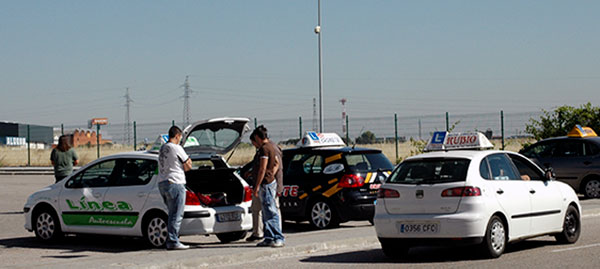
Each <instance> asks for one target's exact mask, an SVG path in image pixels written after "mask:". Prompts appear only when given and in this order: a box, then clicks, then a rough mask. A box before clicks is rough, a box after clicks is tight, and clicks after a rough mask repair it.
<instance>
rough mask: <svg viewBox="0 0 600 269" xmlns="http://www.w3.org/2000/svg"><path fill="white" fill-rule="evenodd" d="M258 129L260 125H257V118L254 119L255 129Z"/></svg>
mask: <svg viewBox="0 0 600 269" xmlns="http://www.w3.org/2000/svg"><path fill="white" fill-rule="evenodd" d="M256 127H258V124H257V123H256V118H254V129H256Z"/></svg>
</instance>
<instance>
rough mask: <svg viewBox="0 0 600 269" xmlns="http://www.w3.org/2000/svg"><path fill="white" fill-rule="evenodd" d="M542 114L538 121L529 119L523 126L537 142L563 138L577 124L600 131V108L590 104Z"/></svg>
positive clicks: (544, 111)
mask: <svg viewBox="0 0 600 269" xmlns="http://www.w3.org/2000/svg"><path fill="white" fill-rule="evenodd" d="M542 112H543V115H542V116H540V118H539V119H533V118H531V119H529V123H528V124H526V125H525V131H526V132H527V133H529V134H532V135H533V137H534V138H535V139H537V140H540V139H545V138H548V137H556V136H565V135H567V133H568V132H569V131H570V130H571V129H573V127H575V125H577V124H579V125H581V126H588V127H591V128H592V129H594V131H600V107H594V106H592V104H591V103H587V104H585V105H581V106H580V107H578V108H577V107H572V106H566V105H565V106H561V107H558V108H556V109H554V111H546V110H542Z"/></svg>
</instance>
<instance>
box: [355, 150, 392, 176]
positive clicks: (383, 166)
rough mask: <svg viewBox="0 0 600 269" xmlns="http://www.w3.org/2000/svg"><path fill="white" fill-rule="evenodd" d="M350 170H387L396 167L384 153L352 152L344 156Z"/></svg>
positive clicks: (356, 171)
mask: <svg viewBox="0 0 600 269" xmlns="http://www.w3.org/2000/svg"><path fill="white" fill-rule="evenodd" d="M344 158H345V159H346V163H347V164H348V168H349V169H350V171H352V172H355V173H358V172H374V171H378V170H379V171H386V170H392V169H394V165H392V163H391V162H390V160H388V158H386V157H385V156H384V155H383V153H379V152H374V153H360V152H355V153H350V154H346V155H345V156H344Z"/></svg>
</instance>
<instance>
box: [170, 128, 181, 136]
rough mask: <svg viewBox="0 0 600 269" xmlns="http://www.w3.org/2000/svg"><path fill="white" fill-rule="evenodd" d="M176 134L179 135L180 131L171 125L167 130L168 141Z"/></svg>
mask: <svg viewBox="0 0 600 269" xmlns="http://www.w3.org/2000/svg"><path fill="white" fill-rule="evenodd" d="M178 134H181V129H179V127H177V126H175V125H173V126H171V128H169V139H171V138H175V136H176V135H178Z"/></svg>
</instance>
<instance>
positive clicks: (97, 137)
mask: <svg viewBox="0 0 600 269" xmlns="http://www.w3.org/2000/svg"><path fill="white" fill-rule="evenodd" d="M96 145H97V149H98V159H99V158H100V124H96Z"/></svg>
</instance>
